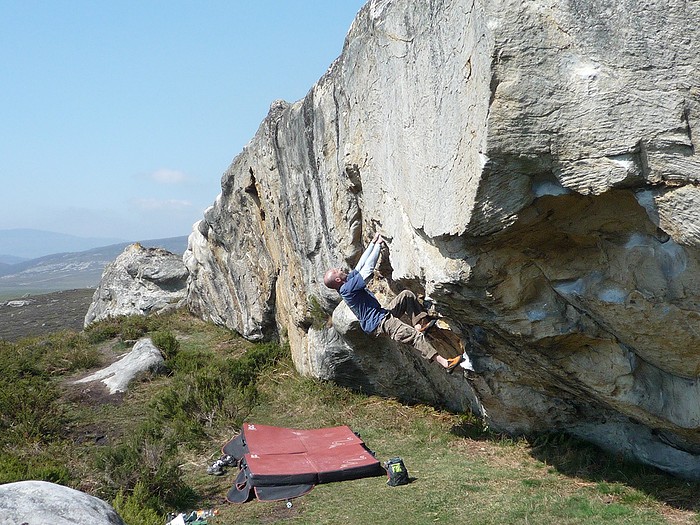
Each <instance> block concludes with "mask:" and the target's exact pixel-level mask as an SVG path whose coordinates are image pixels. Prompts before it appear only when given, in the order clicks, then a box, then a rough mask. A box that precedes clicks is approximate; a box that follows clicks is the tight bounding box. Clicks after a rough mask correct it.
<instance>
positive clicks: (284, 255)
mask: <svg viewBox="0 0 700 525" xmlns="http://www.w3.org/2000/svg"><path fill="white" fill-rule="evenodd" d="M699 17H700V3H699V2H681V1H673V2H670V3H669V2H661V1H660V0H652V1H650V2H646V3H645V4H644V6H643V9H641V8H640V7H639V5H638V4H637V3H635V2H632V1H631V0H617V1H615V2H599V1H598V0H580V1H572V2H551V1H546V0H532V1H527V2H521V1H514V0H498V1H495V2H494V1H489V2H487V1H483V0H476V1H474V0H469V1H468V0H454V1H447V0H441V1H437V2H410V1H408V0H393V1H389V0H371V1H370V2H368V3H367V5H366V6H365V7H364V8H363V9H362V10H361V12H360V13H359V15H358V17H357V18H356V20H355V21H354V23H353V25H352V27H351V28H350V31H349V33H348V36H347V39H346V42H345V47H344V49H343V53H342V55H341V56H340V58H339V59H338V60H336V61H335V62H334V63H333V64H332V65H331V67H330V69H329V70H328V72H327V73H326V74H325V75H324V76H323V77H322V78H321V79H320V80H319V81H318V83H317V84H316V85H315V86H313V88H312V89H311V90H310V91H309V93H308V95H307V96H306V97H305V98H304V99H303V100H301V101H298V102H296V103H293V104H288V103H284V102H275V103H274V104H273V105H272V107H271V109H270V113H269V114H268V116H267V118H266V119H265V120H264V121H263V123H262V125H261V127H260V129H259V130H258V132H257V134H256V135H255V137H254V138H253V139H252V140H251V142H250V143H249V144H248V145H247V146H246V147H245V148H244V150H243V151H242V152H241V153H240V154H239V155H238V156H237V157H236V158H235V159H234V161H233V163H232V165H231V166H230V168H229V169H228V171H227V172H226V173H225V174H224V176H223V178H222V191H221V194H220V195H219V196H218V197H217V199H216V201H215V203H214V204H213V206H212V207H210V208H209V209H208V210H207V211H206V212H205V215H204V218H203V220H201V221H200V222H199V223H198V224H197V225H196V226H195V228H194V231H193V233H192V234H191V236H190V239H189V248H188V251H187V252H186V254H185V261H186V264H187V267H188V269H189V271H190V279H189V281H188V304H189V305H190V307H191V308H192V309H193V310H194V311H196V312H198V313H199V314H200V315H202V316H203V317H205V318H208V319H211V320H214V321H215V322H218V323H221V324H225V325H226V326H229V327H230V328H232V329H235V330H237V331H238V332H240V333H242V334H243V335H245V336H246V337H248V338H250V339H259V338H263V337H266V336H272V335H273V334H274V333H275V332H277V333H279V334H280V335H282V336H286V337H288V339H289V341H290V344H291V348H292V353H293V358H294V362H295V364H296V366H297V368H299V369H300V370H301V371H302V372H304V373H309V374H314V375H317V376H320V377H327V378H332V379H336V380H339V381H341V382H345V383H352V384H355V386H357V387H362V388H364V389H366V390H371V391H375V392H379V393H386V394H390V395H391V394H397V393H398V395H400V396H402V397H406V396H407V395H408V394H411V393H412V395H408V397H409V398H412V399H413V398H416V397H418V398H421V399H424V400H426V401H429V402H437V403H444V404H448V405H449V404H450V403H449V400H452V406H454V405H457V406H471V407H472V408H473V409H475V410H478V411H480V412H481V413H482V415H483V417H484V418H486V419H487V421H488V423H489V425H490V427H491V428H493V429H496V430H504V431H508V432H514V433H519V432H536V431H548V430H567V431H569V432H572V433H574V434H576V435H578V436H581V437H584V438H586V439H589V440H592V441H594V442H596V443H599V444H601V445H603V446H605V447H606V448H608V449H610V450H614V451H617V452H620V453H622V454H625V455H627V456H629V457H632V458H636V459H638V460H641V461H644V462H646V463H649V464H652V465H656V466H658V467H661V468H663V469H666V470H669V471H671V472H675V473H678V474H681V475H684V476H688V477H696V478H697V477H700V411H699V408H698V407H700V379H699V376H700V350H698V348H700V345H699V344H698V343H700V302H699V301H698V297H700V271H699V270H700V268H699V263H700V208H699V207H698V203H699V201H700V189H699V187H698V182H700V176H699V175H698V174H699V173H700V170H699V169H698V168H700V158H699V157H698V155H697V153H696V151H697V147H698V144H697V137H698V135H699V134H700V131H698V130H699V129H700V74H699V73H698V72H699V71H700V56H699V55H698V54H697V53H696V49H697V44H698V36H699V34H698V33H699V32H700V29H698V26H697V24H696V23H695V21H697V20H698V18H699ZM375 230H379V231H381V232H382V233H383V234H384V236H385V238H386V239H387V240H388V245H389V249H388V251H387V252H386V253H385V255H384V256H383V259H384V260H383V262H382V265H381V267H380V272H379V273H380V275H379V276H378V277H377V278H376V279H375V283H374V286H376V287H377V292H378V293H379V294H380V296H381V297H383V298H389V297H390V296H391V295H392V294H393V293H395V292H396V291H397V290H399V289H401V288H409V289H412V290H414V291H415V292H417V293H419V294H424V295H426V296H428V297H430V298H431V299H432V300H433V301H434V302H435V303H436V304H437V305H438V308H439V310H440V311H441V312H442V313H443V314H444V315H446V316H448V317H449V318H451V319H452V320H453V321H454V322H455V323H456V324H457V325H459V327H460V328H461V329H462V332H463V333H464V334H465V336H464V337H465V342H466V344H467V347H468V348H469V351H470V352H471V357H472V361H473V363H474V367H475V369H476V371H477V376H476V377H473V378H472V377H470V378H466V377H460V378H459V381H458V382H455V380H454V379H453V378H450V379H445V378H440V380H433V379H432V378H433V377H434V372H435V371H434V370H433V368H434V367H435V365H428V366H425V364H424V363H422V362H420V361H417V360H415V359H413V356H410V355H406V354H405V349H402V350H398V349H396V348H393V347H388V346H383V345H385V343H384V342H381V343H378V340H376V339H373V338H368V337H367V336H364V335H363V334H361V333H359V332H358V331H357V330H356V329H354V328H353V327H352V323H348V322H345V321H341V319H344V318H345V314H344V313H343V312H342V311H340V310H336V306H337V305H338V297H337V295H336V294H335V292H332V291H329V290H327V289H325V288H324V287H323V284H322V281H321V276H322V275H323V273H324V271H325V269H326V268H328V267H331V266H337V265H339V264H344V265H347V266H351V265H354V264H355V262H356V260H357V258H358V257H359V254H360V253H361V250H362V247H363V242H366V241H367V240H368V238H369V237H370V236H371V235H372V234H373V233H374V231H375ZM338 308H340V309H342V306H340V307H338ZM334 310H335V312H334ZM331 315H332V322H330V321H329V322H327V323H326V324H324V322H325V321H326V320H327V319H329V318H330V317H331ZM399 356H402V357H399ZM387 370H398V371H400V372H396V373H395V375H397V376H400V381H397V380H391V378H388V376H389V375H391V374H390V373H389V372H387ZM438 371H439V370H438ZM401 382H403V383H404V385H403V386H402V385H401V384H400V383H401ZM411 386H414V389H413V391H411Z"/></svg>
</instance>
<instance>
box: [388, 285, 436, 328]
mask: <svg viewBox="0 0 700 525" xmlns="http://www.w3.org/2000/svg"><path fill="white" fill-rule="evenodd" d="M387 310H389V312H390V313H391V315H393V316H394V317H396V318H400V317H401V316H402V315H404V314H405V315H408V316H410V318H411V325H413V326H415V325H417V324H418V323H419V322H420V320H421V319H423V318H424V317H426V316H427V315H428V312H426V311H425V309H424V308H423V305H422V304H421V303H420V301H419V300H418V297H416V294H414V293H413V292H412V291H411V290H404V291H402V292H401V293H400V294H399V295H397V296H396V297H394V300H393V301H391V302H390V303H389V305H388V306H387Z"/></svg>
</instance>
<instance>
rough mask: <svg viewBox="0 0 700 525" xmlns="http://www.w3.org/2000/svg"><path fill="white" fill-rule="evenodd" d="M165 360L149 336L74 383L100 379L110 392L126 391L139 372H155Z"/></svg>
mask: <svg viewBox="0 0 700 525" xmlns="http://www.w3.org/2000/svg"><path fill="white" fill-rule="evenodd" d="M164 362H165V360H164V359H163V355H162V354H161V353H160V350H158V348H157V347H156V346H155V345H154V344H153V341H152V340H151V339H150V338H149V337H145V338H143V339H139V340H138V341H137V342H136V344H135V345H134V347H133V348H132V349H131V351H130V352H129V353H127V354H125V355H123V356H122V357H121V358H119V359H118V360H117V361H115V362H114V363H112V364H111V365H109V366H108V367H106V368H103V369H102V370H98V371H97V372H95V373H94V374H90V375H89V376H87V377H84V378H82V379H78V380H77V381H74V384H82V383H93V382H97V381H100V382H101V383H102V384H103V385H104V386H105V388H106V389H107V391H108V392H109V393H110V394H116V393H121V392H126V390H127V387H128V386H129V383H131V381H132V380H133V379H134V378H136V377H138V376H139V375H140V374H143V373H146V372H157V371H158V370H160V369H161V368H163V364H164Z"/></svg>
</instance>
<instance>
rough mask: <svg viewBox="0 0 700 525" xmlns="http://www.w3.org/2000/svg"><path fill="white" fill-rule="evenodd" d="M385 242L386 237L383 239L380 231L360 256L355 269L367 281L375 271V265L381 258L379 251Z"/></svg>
mask: <svg viewBox="0 0 700 525" xmlns="http://www.w3.org/2000/svg"><path fill="white" fill-rule="evenodd" d="M383 242H384V239H382V237H381V235H379V234H378V233H377V234H375V235H374V238H373V239H372V242H370V243H369V245H368V246H367V248H366V249H365V252H364V253H363V254H362V257H360V260H359V262H358V263H357V266H355V270H357V271H358V272H359V274H360V275H361V276H362V278H363V279H364V280H365V281H366V280H367V279H369V278H370V277H371V276H372V273H373V272H374V267H375V266H376V264H377V260H378V259H379V252H380V251H381V249H382V243H383Z"/></svg>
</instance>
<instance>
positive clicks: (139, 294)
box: [84, 243, 187, 326]
mask: <svg viewBox="0 0 700 525" xmlns="http://www.w3.org/2000/svg"><path fill="white" fill-rule="evenodd" d="M186 283H187V269H186V268H185V266H184V264H183V262H182V259H181V258H180V257H178V256H177V255H175V254H173V253H171V252H169V251H167V250H164V249H162V248H144V247H143V246H141V244H139V243H134V244H131V245H129V246H127V247H126V248H125V249H124V251H123V252H122V253H121V255H119V257H117V258H116V259H115V260H114V262H112V263H110V264H108V265H107V267H106V268H105V271H104V273H103V274H102V279H101V281H100V285H99V286H98V287H97V289H96V290H95V294H94V296H93V298H92V304H91V305H90V308H89V310H88V312H87V314H86V315H85V323H84V324H85V326H88V325H90V324H91V323H94V322H96V321H100V320H102V319H106V318H108V317H117V316H122V315H148V314H151V313H159V312H164V311H168V310H171V309H175V308H178V307H180V306H183V305H184V304H185V294H186V290H187V285H186Z"/></svg>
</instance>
